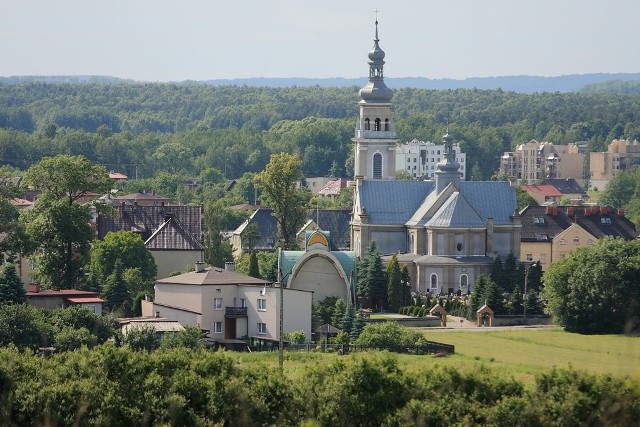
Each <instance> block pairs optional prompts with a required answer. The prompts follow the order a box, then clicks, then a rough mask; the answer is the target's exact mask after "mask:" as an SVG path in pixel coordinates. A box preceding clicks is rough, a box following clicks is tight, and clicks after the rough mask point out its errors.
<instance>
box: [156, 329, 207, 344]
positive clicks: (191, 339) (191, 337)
mask: <svg viewBox="0 0 640 427" xmlns="http://www.w3.org/2000/svg"><path fill="white" fill-rule="evenodd" d="M154 331H155V330H154ZM161 345H162V347H163V348H176V347H185V348H189V349H192V350H196V349H199V348H203V347H204V344H203V342H202V331H201V330H200V328H196V327H195V326H189V325H187V326H185V328H184V329H183V330H181V331H177V332H170V333H167V334H165V337H164V338H163V340H162V344H161Z"/></svg>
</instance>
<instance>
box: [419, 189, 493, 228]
mask: <svg viewBox="0 0 640 427" xmlns="http://www.w3.org/2000/svg"><path fill="white" fill-rule="evenodd" d="M486 224H487V223H486V221H483V220H482V218H480V215H478V212H476V211H475V209H473V207H472V206H471V205H470V204H469V202H467V200H466V199H465V198H464V197H462V196H461V195H460V193H458V192H455V193H453V194H452V195H451V196H450V197H449V198H448V199H447V201H446V202H445V203H444V205H442V207H440V209H439V210H438V211H437V212H436V213H435V215H434V216H433V218H431V219H430V220H429V221H428V222H427V226H428V227H450V228H456V227H470V228H473V227H476V228H483V227H485V226H486Z"/></svg>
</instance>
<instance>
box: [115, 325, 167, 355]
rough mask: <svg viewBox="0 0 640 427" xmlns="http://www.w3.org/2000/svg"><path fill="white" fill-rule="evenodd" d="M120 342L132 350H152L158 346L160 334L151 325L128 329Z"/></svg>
mask: <svg viewBox="0 0 640 427" xmlns="http://www.w3.org/2000/svg"><path fill="white" fill-rule="evenodd" d="M122 343H123V344H124V345H126V346H128V347H129V348H130V349H131V350H134V351H142V350H144V351H153V350H156V349H158V348H159V347H160V335H159V334H158V333H157V332H156V330H155V328H154V327H153V326H148V325H145V326H143V327H141V328H137V329H130V330H129V331H128V332H127V334H126V335H125V336H124V338H123V339H122Z"/></svg>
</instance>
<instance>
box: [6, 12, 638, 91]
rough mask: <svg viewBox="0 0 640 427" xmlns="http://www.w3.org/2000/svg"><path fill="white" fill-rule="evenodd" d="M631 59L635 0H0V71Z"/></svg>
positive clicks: (222, 74)
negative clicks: (380, 60)
mask: <svg viewBox="0 0 640 427" xmlns="http://www.w3.org/2000/svg"><path fill="white" fill-rule="evenodd" d="M376 8H377V9H379V12H378V20H379V22H380V24H379V32H380V39H381V41H380V46H381V47H382V49H383V50H384V51H385V52H386V54H387V56H386V61H387V64H386V66H385V76H387V77H428V78H456V79H461V78H465V77H486V76H512V75H525V74H526V75H537V76H558V75H565V74H583V73H601V72H602V73H618V72H620V73H630V72H640V54H639V50H640V49H638V40H639V38H640V37H639V34H638V33H639V29H638V20H639V19H640V1H638V0H613V1H604V0H438V1H428V0H393V1H390V0H387V1H379V2H377V3H376V2H372V1H362V0H319V1H307V0H101V1H99V0H0V76H11V75H85V74H94V75H108V76H114V77H122V78H130V79H134V80H144V81H182V80H206V79H220V78H246V77H348V78H353V77H362V76H366V75H367V73H368V66H367V63H366V60H367V58H366V54H367V52H368V51H369V49H370V48H371V46H372V44H373V42H372V39H373V36H374V21H375V13H374V9H376Z"/></svg>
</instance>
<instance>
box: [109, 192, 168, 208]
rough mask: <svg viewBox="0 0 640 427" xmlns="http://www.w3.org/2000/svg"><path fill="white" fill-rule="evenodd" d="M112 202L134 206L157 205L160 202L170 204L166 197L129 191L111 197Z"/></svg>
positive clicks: (160, 203)
mask: <svg viewBox="0 0 640 427" xmlns="http://www.w3.org/2000/svg"><path fill="white" fill-rule="evenodd" d="M113 201H114V203H127V204H129V205H135V206H159V205H162V204H165V205H169V204H171V199H169V198H168V197H163V196H158V195H156V194H155V193H153V192H151V193H146V192H142V193H131V194H125V195H122V196H116V197H114V198H113Z"/></svg>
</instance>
